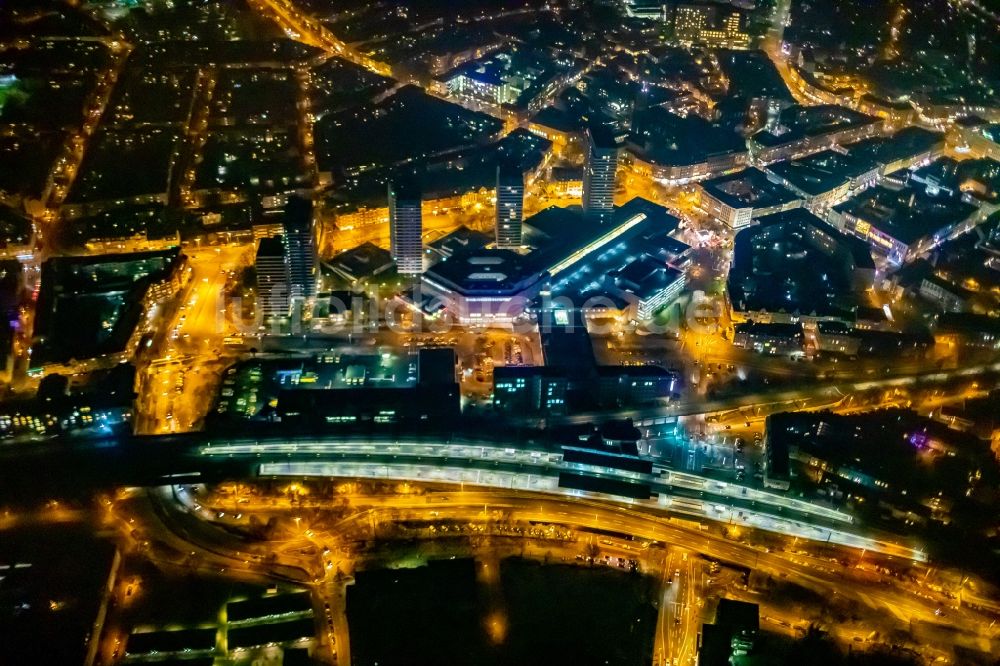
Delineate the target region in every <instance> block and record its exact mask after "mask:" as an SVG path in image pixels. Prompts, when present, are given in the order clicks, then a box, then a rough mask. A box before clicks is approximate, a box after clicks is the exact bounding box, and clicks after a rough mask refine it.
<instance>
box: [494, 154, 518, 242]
mask: <svg viewBox="0 0 1000 666" xmlns="http://www.w3.org/2000/svg"><path fill="white" fill-rule="evenodd" d="M523 219H524V174H523V173H521V169H520V167H518V166H516V165H513V164H508V163H501V164H500V165H498V166H497V218H496V242H497V247H499V248H518V247H521V222H522V220H523Z"/></svg>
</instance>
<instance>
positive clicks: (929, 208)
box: [829, 185, 985, 264]
mask: <svg viewBox="0 0 1000 666" xmlns="http://www.w3.org/2000/svg"><path fill="white" fill-rule="evenodd" d="M983 219H985V211H984V210H982V209H980V208H979V207H977V206H975V205H973V204H970V203H967V202H966V201H963V200H962V199H961V198H959V197H953V196H947V195H945V196H931V195H928V194H927V193H926V191H922V190H915V189H913V188H910V187H904V188H901V189H893V188H890V187H886V186H884V185H880V186H878V187H874V188H872V189H870V190H867V191H865V192H862V193H861V194H859V195H857V196H855V197H853V198H851V199H848V200H847V201H845V202H844V203H842V204H839V205H837V206H834V207H833V208H832V209H831V210H830V215H829V220H830V222H831V223H832V224H833V225H834V226H836V227H837V228H838V229H841V230H843V231H846V232H848V233H851V234H854V235H855V236H858V237H859V238H863V239H864V240H866V241H868V243H869V244H870V245H871V247H872V249H873V250H875V251H876V252H878V253H879V254H881V255H883V256H885V257H886V258H887V259H888V260H889V261H890V262H891V263H894V264H903V263H906V262H907V261H910V260H912V259H914V258H916V257H917V256H919V255H920V254H922V253H924V252H926V251H928V250H930V249H932V248H934V247H936V246H937V245H940V244H941V243H943V242H944V241H945V240H947V239H949V238H951V237H952V236H956V235H959V234H961V233H964V232H965V231H967V230H969V229H971V228H973V227H974V226H975V225H976V224H978V223H979V222H981V221H982V220H983Z"/></svg>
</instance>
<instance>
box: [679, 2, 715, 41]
mask: <svg viewBox="0 0 1000 666" xmlns="http://www.w3.org/2000/svg"><path fill="white" fill-rule="evenodd" d="M714 12H715V8H714V7H709V6H706V5H679V6H678V7H677V10H676V11H675V12H674V37H676V38H677V39H678V40H680V41H682V42H697V41H699V40H700V39H701V31H702V30H704V29H705V26H706V25H707V24H708V23H709V22H710V21H711V19H712V16H713V14H714Z"/></svg>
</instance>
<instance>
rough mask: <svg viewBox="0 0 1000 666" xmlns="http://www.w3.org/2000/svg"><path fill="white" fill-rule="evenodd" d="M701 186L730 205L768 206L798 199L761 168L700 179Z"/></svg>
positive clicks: (744, 206) (741, 206) (740, 206)
mask: <svg viewBox="0 0 1000 666" xmlns="http://www.w3.org/2000/svg"><path fill="white" fill-rule="evenodd" d="M701 187H702V188H703V189H704V190H705V191H706V192H707V193H708V194H710V195H711V196H713V197H715V198H716V199H718V200H719V201H721V202H722V203H724V204H726V205H727V206H729V207H731V208H770V207H771V206H779V205H782V204H786V203H790V202H792V201H795V200H796V199H798V198H799V196H798V195H797V194H795V193H794V192H792V191H791V190H789V189H788V188H787V187H785V186H784V185H781V184H779V183H776V182H773V181H772V180H771V179H769V178H768V176H767V174H766V173H764V172H763V171H761V170H760V169H756V168H750V169H743V170H742V171H738V172H736V173H733V174H729V175H727V176H719V177H717V178H710V179H708V180H705V181H702V183H701Z"/></svg>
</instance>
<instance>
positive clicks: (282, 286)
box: [254, 236, 291, 317]
mask: <svg viewBox="0 0 1000 666" xmlns="http://www.w3.org/2000/svg"><path fill="white" fill-rule="evenodd" d="M254 268H255V269H256V271H257V312H259V313H261V314H262V315H263V316H264V317H285V316H287V315H288V311H289V302H290V301H289V296H290V283H291V276H290V272H289V267H288V257H287V256H286V255H285V245H284V243H283V242H282V240H281V237H279V236H271V237H269V238H261V239H260V242H259V244H258V245H257V256H256V257H255V259H254Z"/></svg>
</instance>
